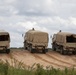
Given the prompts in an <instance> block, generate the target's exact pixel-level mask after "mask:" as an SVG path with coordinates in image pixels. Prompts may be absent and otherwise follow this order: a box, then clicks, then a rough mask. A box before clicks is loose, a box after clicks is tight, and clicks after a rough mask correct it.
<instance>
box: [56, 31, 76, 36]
mask: <svg viewBox="0 0 76 75" xmlns="http://www.w3.org/2000/svg"><path fill="white" fill-rule="evenodd" d="M57 35H62V36H71V35H75V36H76V34H73V33H69V32H58V33H57Z"/></svg>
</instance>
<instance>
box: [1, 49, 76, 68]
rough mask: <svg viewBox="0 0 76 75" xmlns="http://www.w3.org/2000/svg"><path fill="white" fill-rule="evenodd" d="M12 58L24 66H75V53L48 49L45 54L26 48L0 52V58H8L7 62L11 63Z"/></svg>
mask: <svg viewBox="0 0 76 75" xmlns="http://www.w3.org/2000/svg"><path fill="white" fill-rule="evenodd" d="M12 58H13V59H15V60H16V61H19V62H23V64H25V65H26V66H31V65H33V64H34V63H36V64H37V63H40V64H41V65H43V66H44V67H46V66H53V67H55V68H65V67H67V68H72V67H74V68H76V55H61V54H60V53H58V52H54V51H49V52H47V53H46V54H41V53H34V54H32V53H30V52H29V51H27V50H20V49H19V50H18V49H12V50H11V52H10V54H6V53H0V59H2V60H3V61H5V60H8V62H9V63H10V64H12V65H13V63H12ZM16 61H15V62H16Z"/></svg>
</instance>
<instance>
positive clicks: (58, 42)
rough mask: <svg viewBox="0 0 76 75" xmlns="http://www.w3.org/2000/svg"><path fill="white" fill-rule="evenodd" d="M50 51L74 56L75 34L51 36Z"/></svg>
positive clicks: (62, 33) (75, 46)
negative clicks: (70, 53)
mask: <svg viewBox="0 0 76 75" xmlns="http://www.w3.org/2000/svg"><path fill="white" fill-rule="evenodd" d="M52 49H53V50H54V51H57V50H58V51H60V53H61V54H67V53H69V52H72V53H73V54H76V34H72V33H68V32H58V33H57V34H54V35H53V38H52Z"/></svg>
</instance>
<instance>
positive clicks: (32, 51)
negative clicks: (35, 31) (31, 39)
mask: <svg viewBox="0 0 76 75" xmlns="http://www.w3.org/2000/svg"><path fill="white" fill-rule="evenodd" d="M29 50H30V52H31V53H34V49H33V48H32V45H30V49H29Z"/></svg>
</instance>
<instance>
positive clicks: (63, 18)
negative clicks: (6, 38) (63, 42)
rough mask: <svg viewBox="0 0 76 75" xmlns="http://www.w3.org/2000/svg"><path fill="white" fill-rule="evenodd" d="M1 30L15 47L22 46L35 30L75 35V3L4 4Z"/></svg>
mask: <svg viewBox="0 0 76 75" xmlns="http://www.w3.org/2000/svg"><path fill="white" fill-rule="evenodd" d="M0 28H1V29H4V30H6V31H8V32H9V33H10V35H11V46H13V47H14V46H15V47H20V46H23V37H22V34H23V33H25V32H26V31H28V30H29V29H32V28H35V29H36V30H41V31H45V32H48V33H49V35H53V34H54V33H57V32H58V31H59V30H62V31H68V32H73V33H76V0H7V1H6V0H1V1H0ZM50 41H51V39H50ZM49 47H50V43H49Z"/></svg>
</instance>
